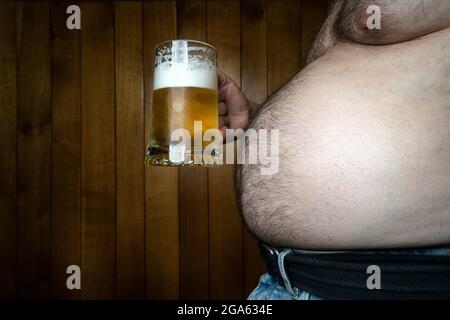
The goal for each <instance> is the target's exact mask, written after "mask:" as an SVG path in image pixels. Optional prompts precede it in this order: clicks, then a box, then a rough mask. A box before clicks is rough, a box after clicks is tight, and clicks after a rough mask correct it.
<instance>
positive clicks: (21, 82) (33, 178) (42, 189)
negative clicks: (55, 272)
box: [16, 2, 51, 299]
mask: <svg viewBox="0 0 450 320" xmlns="http://www.w3.org/2000/svg"><path fill="white" fill-rule="evenodd" d="M20 10H21V12H20V19H19V21H18V24H19V28H20V30H21V34H20V40H19V57H18V61H17V63H18V79H17V81H18V82H17V83H18V100H17V101H18V105H17V108H18V109H17V116H18V130H19V132H18V140H17V179H18V180H17V183H18V194H17V197H18V217H17V219H18V220H17V221H18V226H17V260H16V263H17V269H16V276H17V277H16V279H17V282H16V292H17V296H18V297H20V298H30V299H36V298H40V299H42V298H48V297H49V295H50V277H51V247H50V245H51V242H50V241H51V237H50V235H51V233H50V217H51V97H50V91H51V88H50V24H49V21H50V18H49V11H50V10H49V4H48V2H29V3H26V5H25V4H24V6H23V10H22V9H20Z"/></svg>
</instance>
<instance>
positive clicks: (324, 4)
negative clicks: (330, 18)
mask: <svg viewBox="0 0 450 320" xmlns="http://www.w3.org/2000/svg"><path fill="white" fill-rule="evenodd" d="M328 2H329V1H328V0H303V1H302V3H301V11H302V20H301V23H302V59H303V61H302V62H303V63H304V62H305V60H306V55H307V53H308V50H309V48H310V47H311V44H312V42H313V41H314V39H315V37H316V35H317V33H318V32H319V31H320V27H321V26H322V24H323V22H324V21H325V18H326V16H327V8H328Z"/></svg>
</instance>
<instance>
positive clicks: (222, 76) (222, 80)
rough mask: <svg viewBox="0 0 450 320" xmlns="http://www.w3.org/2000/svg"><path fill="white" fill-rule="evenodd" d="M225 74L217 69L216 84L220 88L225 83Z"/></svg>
mask: <svg viewBox="0 0 450 320" xmlns="http://www.w3.org/2000/svg"><path fill="white" fill-rule="evenodd" d="M227 78H228V77H227V74H226V73H225V72H223V71H222V70H220V69H217V84H218V86H219V88H220V87H222V86H223V85H224V84H225V83H226V82H227Z"/></svg>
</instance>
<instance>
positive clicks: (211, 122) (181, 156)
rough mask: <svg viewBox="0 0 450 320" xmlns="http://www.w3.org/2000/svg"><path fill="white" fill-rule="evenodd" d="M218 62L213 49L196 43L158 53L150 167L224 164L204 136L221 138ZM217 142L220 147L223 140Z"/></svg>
mask: <svg viewBox="0 0 450 320" xmlns="http://www.w3.org/2000/svg"><path fill="white" fill-rule="evenodd" d="M216 56H217V55H216V49H215V48H214V47H213V46H211V45H209V44H207V43H203V42H199V41H193V40H173V41H166V42H163V43H161V44H159V45H158V46H157V47H156V58H155V71H154V81H153V104H152V126H151V131H150V139H149V144H148V148H147V152H146V159H145V162H146V164H150V165H158V166H178V165H201V166H209V165H217V164H220V156H221V154H220V151H219V148H210V149H208V150H205V149H206V148H207V145H210V142H211V141H213V139H210V140H209V141H204V139H203V138H205V133H208V132H214V130H215V131H216V132H219V133H220V131H219V130H218V96H217V95H218V90H217V72H216V60H217V57H216ZM212 129H214V130H212ZM208 137H209V138H211V134H209V135H208ZM214 138H215V139H214V141H215V140H216V139H217V141H215V143H216V146H217V145H218V144H219V140H221V139H222V135H220V137H219V136H218V135H214ZM199 140H200V141H199ZM220 144H221V141H220ZM211 149H213V150H211ZM205 151H212V152H205Z"/></svg>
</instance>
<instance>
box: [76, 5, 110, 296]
mask: <svg viewBox="0 0 450 320" xmlns="http://www.w3.org/2000/svg"><path fill="white" fill-rule="evenodd" d="M81 11H82V28H81V79H82V80H81V84H82V86H81V88H82V89H81V96H82V130H81V131H82V274H83V282H82V286H83V290H82V298H83V299H92V298H95V299H110V298H114V297H115V290H116V281H115V280H116V254H115V253H116V246H115V244H116V206H115V193H116V190H115V185H116V180H115V169H116V163H115V106H114V30H113V27H114V22H113V21H114V6H113V4H112V3H111V2H90V1H89V2H83V3H82V4H81Z"/></svg>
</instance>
